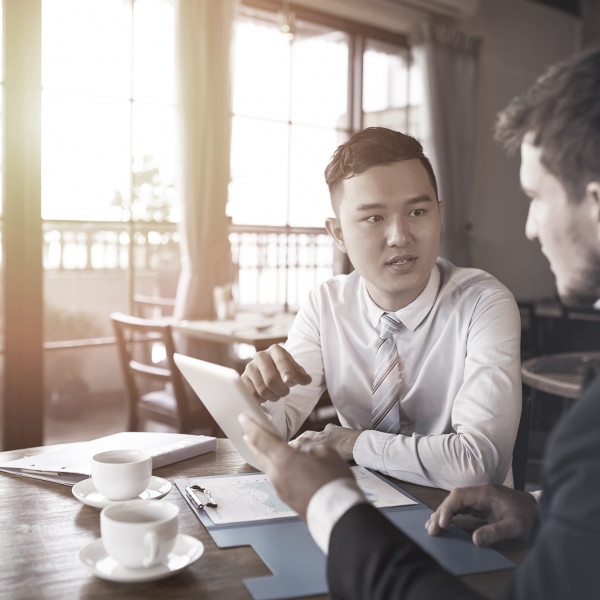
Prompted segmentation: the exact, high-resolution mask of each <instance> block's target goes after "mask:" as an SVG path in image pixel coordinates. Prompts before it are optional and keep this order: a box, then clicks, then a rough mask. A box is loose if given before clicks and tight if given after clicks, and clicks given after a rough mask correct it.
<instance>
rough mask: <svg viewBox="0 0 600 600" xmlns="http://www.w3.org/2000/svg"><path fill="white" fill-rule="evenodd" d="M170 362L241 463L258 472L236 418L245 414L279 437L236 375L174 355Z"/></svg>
mask: <svg viewBox="0 0 600 600" xmlns="http://www.w3.org/2000/svg"><path fill="white" fill-rule="evenodd" d="M173 358H174V359H175V363H176V364H177V366H178V367H179V370H180V371H181V373H182V374H183V376H184V377H185V378H186V379H187V381H188V383H189V384H190V385H191V386H192V388H193V389H194V391H195V392H196V394H198V397H199V398H200V400H201V402H202V404H204V406H206V408H207V410H208V412H209V413H210V414H211V415H212V417H213V419H214V420H215V421H216V422H217V424H218V425H219V427H220V428H221V429H222V430H223V432H224V433H225V435H226V436H227V437H228V438H229V439H230V440H231V441H232V443H233V445H234V446H235V447H236V449H237V451H238V452H239V453H240V454H241V455H242V457H243V458H244V460H245V461H246V462H247V463H248V464H250V465H252V466H253V467H254V468H256V469H259V470H261V471H262V467H261V466H260V464H259V463H258V461H257V460H256V458H255V456H254V454H253V453H252V451H251V450H250V448H248V446H247V445H246V443H245V442H244V438H243V433H242V428H241V427H240V424H239V423H238V415H239V414H241V413H243V412H246V413H248V414H249V415H250V416H251V417H252V418H253V419H254V420H255V421H256V422H257V423H259V424H260V425H261V426H262V427H264V428H265V429H267V430H268V431H271V432H272V433H273V434H274V435H276V436H277V437H278V438H281V435H280V434H279V432H278V431H277V430H276V429H275V427H274V426H273V424H272V423H271V421H269V419H268V417H267V415H266V414H265V412H264V411H263V410H262V408H261V407H260V405H259V404H258V403H257V401H256V400H254V398H253V397H252V396H251V395H250V393H249V392H248V390H247V389H246V388H245V387H244V384H243V383H242V381H241V379H240V376H239V375H238V373H237V371H235V370H234V369H230V368H228V367H223V366H221V365H215V364H214V363H210V362H206V361H204V360H199V359H197V358H191V357H190V356H184V355H183V354H177V353H176V354H174V355H173Z"/></svg>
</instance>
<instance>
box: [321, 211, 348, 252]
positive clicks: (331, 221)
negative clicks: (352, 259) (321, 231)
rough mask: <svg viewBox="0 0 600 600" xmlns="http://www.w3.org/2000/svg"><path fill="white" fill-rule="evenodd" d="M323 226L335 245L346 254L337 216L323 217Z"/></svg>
mask: <svg viewBox="0 0 600 600" xmlns="http://www.w3.org/2000/svg"><path fill="white" fill-rule="evenodd" d="M325 228H326V229H327V231H328V233H329V235H330V236H331V237H332V238H333V241H334V242H335V245H336V246H337V247H338V248H339V249H340V250H341V251H342V252H343V253H344V254H348V252H347V251H346V244H344V234H343V233H342V226H341V225H340V220H339V219H338V218H337V217H329V218H328V219H325Z"/></svg>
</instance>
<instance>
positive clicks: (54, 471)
mask: <svg viewBox="0 0 600 600" xmlns="http://www.w3.org/2000/svg"><path fill="white" fill-rule="evenodd" d="M130 448H136V449H138V450H146V451H148V452H149V453H150V454H151V455H152V468H153V469H157V468H158V467H164V466H165V465H170V464H172V463H175V462H179V461H180V460H186V459H187V458H192V457H194V456H199V455H200V454H204V453H205V452H211V451H213V450H216V448H217V439H216V438H214V437H209V436H206V435H188V434H183V433H153V432H140V431H127V432H123V433H115V434H114V435H108V436H106V437H102V438H98V439H96V440H91V441H89V442H78V443H75V444H69V445H68V446H67V447H66V448H64V449H60V450H55V451H52V452H45V453H43V454H35V455H33V456H27V457H25V458H19V459H17V460H12V461H9V462H5V463H0V471H6V472H7V473H14V474H16V475H23V476H24V477H33V478H35V479H43V480H45V481H53V482H55V483H62V484H63V485H75V484H76V483H78V482H79V481H83V480H84V479H88V478H89V477H90V475H91V461H92V456H94V454H97V453H98V452H104V451H105V450H121V449H130Z"/></svg>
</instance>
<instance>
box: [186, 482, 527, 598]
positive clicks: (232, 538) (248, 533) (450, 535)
mask: <svg viewBox="0 0 600 600" xmlns="http://www.w3.org/2000/svg"><path fill="white" fill-rule="evenodd" d="M248 475H256V473H249V474H248ZM241 476H242V477H243V475H241ZM211 478H212V477H198V478H190V479H188V480H187V482H186V480H185V479H176V480H175V485H176V486H177V488H178V489H179V491H180V492H181V494H182V495H183V497H184V498H185V500H186V501H187V503H188V504H189V505H190V508H191V509H192V510H193V511H194V512H195V513H196V515H197V516H198V518H199V519H200V521H202V523H203V524H204V526H205V527H206V529H207V531H208V532H209V533H210V535H211V537H212V538H213V540H214V541H215V543H216V544H217V546H218V547H219V548H230V547H235V546H252V547H253V548H254V550H255V551H256V553H257V554H258V555H259V556H260V557H261V558H262V560H263V561H264V563H265V564H266V565H267V566H268V567H269V569H270V570H271V571H272V573H273V575H269V576H266V577H254V578H250V579H245V580H244V585H245V586H246V588H247V589H248V591H249V592H250V594H251V595H252V597H253V598H254V600H278V599H284V598H297V597H300V596H312V595H319V594H326V593H327V592H328V587H327V579H326V557H325V555H324V554H323V552H322V551H321V550H320V548H319V547H318V546H317V545H316V544H315V542H314V541H313V539H312V537H311V535H310V533H309V532H308V528H307V527H306V525H305V524H304V523H303V522H302V520H301V519H300V518H299V517H291V518H290V517H287V518H282V519H271V520H267V521H253V522H245V523H231V524H215V523H213V522H212V520H211V519H210V517H209V516H208V515H207V514H206V512H205V511H203V510H200V509H198V508H197V507H196V506H195V505H194V504H193V503H192V501H191V500H190V498H189V497H188V495H187V494H186V493H185V488H186V486H187V485H188V484H189V485H192V484H193V483H194V482H195V480H196V479H201V480H203V481H206V480H207V479H211ZM381 479H383V481H385V482H386V483H387V484H388V485H390V486H392V487H394V488H396V489H398V490H399V491H401V492H402V493H403V494H405V495H406V496H408V497H409V498H411V499H412V500H415V502H416V504H412V505H408V506H394V507H389V508H382V509H380V510H381V512H382V513H383V514H385V515H386V517H387V518H388V519H390V520H391V521H392V522H393V523H394V524H395V525H396V526H397V527H398V528H399V529H400V530H401V531H403V532H404V534H405V535H407V536H408V537H410V538H411V539H412V540H413V541H414V542H416V543H417V544H418V545H419V546H421V548H423V550H425V552H427V553H428V554H429V555H430V556H432V557H433V558H435V560H437V561H438V562H439V563H440V565H441V566H442V567H444V568H445V569H446V570H448V571H449V572H450V573H452V574H454V575H458V576H460V575H468V574H472V573H485V572H489V571H500V570H504V569H510V568H513V567H514V566H515V565H514V563H513V562H511V561H510V560H508V559H507V558H505V557H504V556H502V555H501V554H499V553H498V552H496V551H495V550H492V549H491V548H478V547H477V546H475V545H474V544H473V542H472V541H471V536H470V535H468V534H467V533H466V532H465V531H463V530H462V529H460V528H459V527H457V526H455V525H451V526H450V527H449V528H448V530H447V531H446V532H445V533H443V534H442V535H439V536H435V537H433V536H430V535H429V534H428V533H427V531H426V529H425V522H426V521H427V519H429V516H430V515H431V513H432V512H433V511H432V510H431V509H430V508H428V507H427V506H426V505H424V504H422V503H421V502H419V501H418V500H416V499H415V498H413V497H412V496H411V495H410V494H408V493H406V492H405V491H404V490H402V489H401V488H399V487H398V486H396V485H394V484H393V483H391V482H389V481H388V480H387V479H384V478H383V477H382V478H381Z"/></svg>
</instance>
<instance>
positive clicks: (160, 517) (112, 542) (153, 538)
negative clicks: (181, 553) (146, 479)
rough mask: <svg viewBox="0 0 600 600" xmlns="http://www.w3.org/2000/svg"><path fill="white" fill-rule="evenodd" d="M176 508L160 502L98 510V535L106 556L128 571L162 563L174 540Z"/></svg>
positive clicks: (124, 503)
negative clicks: (99, 511) (128, 569)
mask: <svg viewBox="0 0 600 600" xmlns="http://www.w3.org/2000/svg"><path fill="white" fill-rule="evenodd" d="M178 515H179V508H178V507H177V505H176V504H173V503H172V502H164V501H161V500H130V501H128V502H117V503H116V504H110V505H109V506H107V507H106V508H103V509H102V512H101V513H100V535H101V537H102V543H103V545H104V549H105V550H106V552H107V554H109V555H110V556H112V558H114V559H115V560H116V561H117V562H118V563H120V564H121V565H123V566H124V567H127V568H130V569H139V568H145V567H151V566H153V565H156V564H157V563H160V562H162V561H164V560H165V559H166V558H167V556H168V554H169V552H171V550H172V549H173V546H174V544H175V540H176V538H177V528H178V526H177V516H178Z"/></svg>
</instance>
